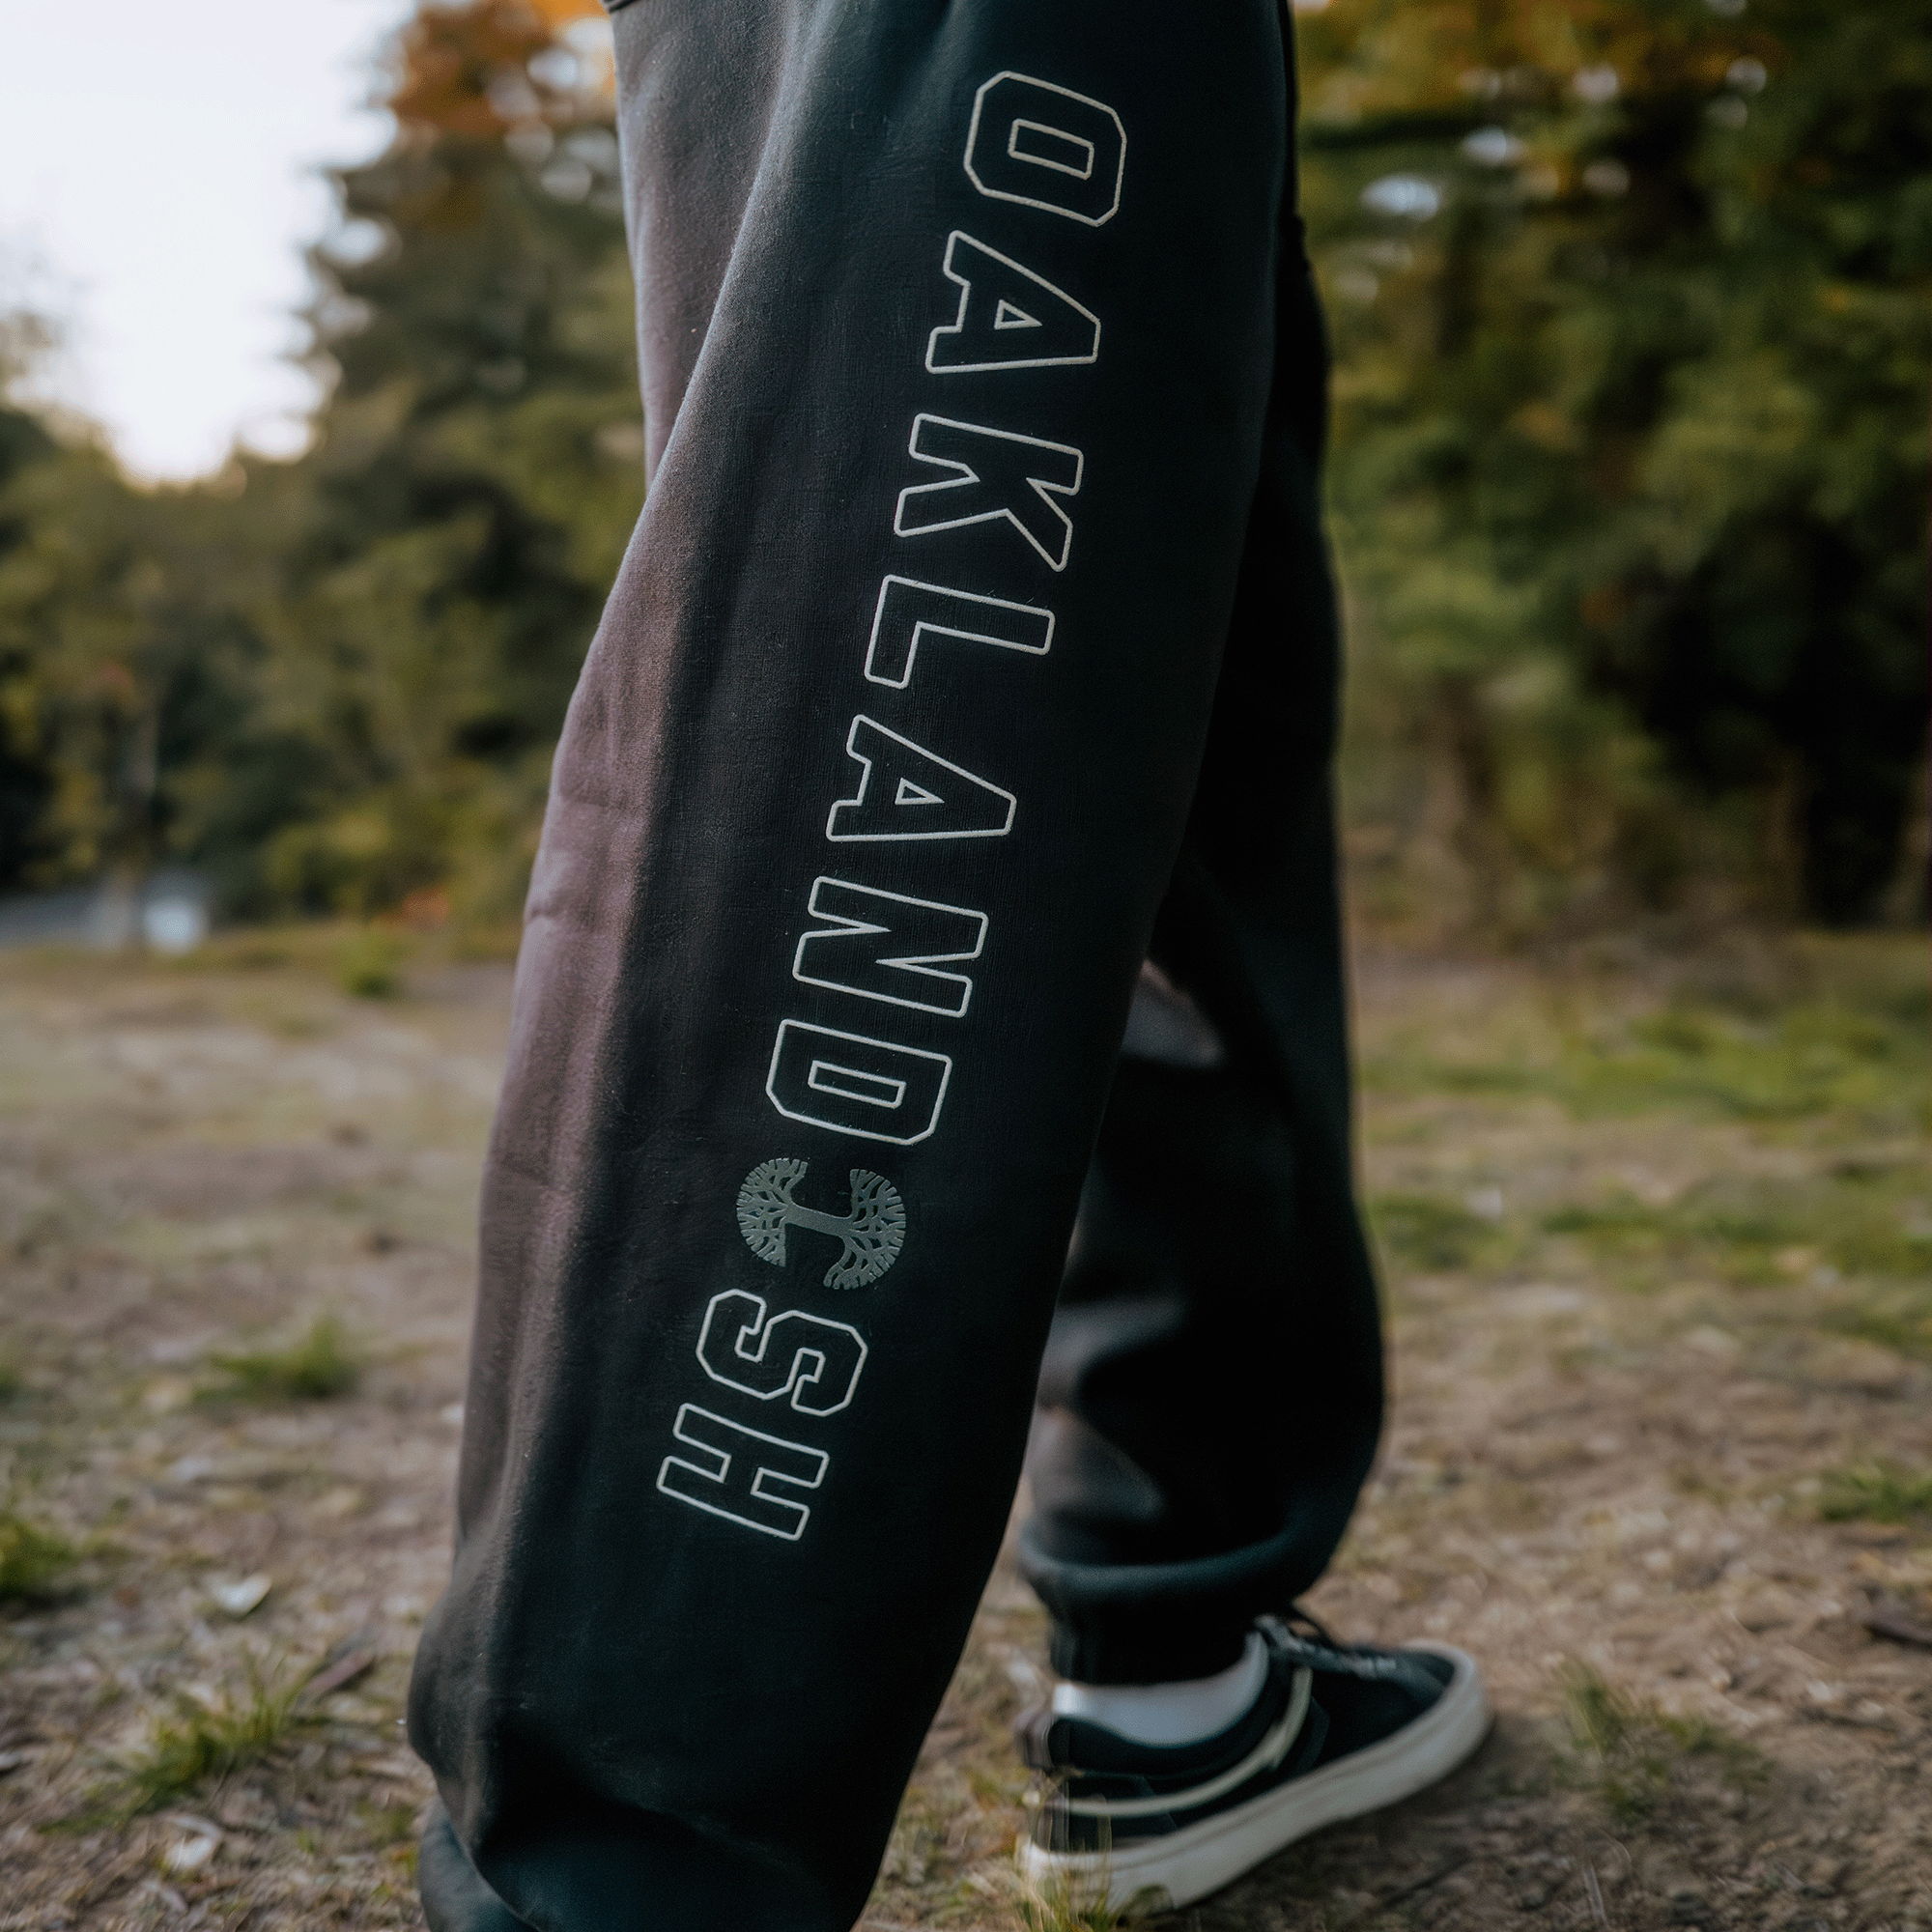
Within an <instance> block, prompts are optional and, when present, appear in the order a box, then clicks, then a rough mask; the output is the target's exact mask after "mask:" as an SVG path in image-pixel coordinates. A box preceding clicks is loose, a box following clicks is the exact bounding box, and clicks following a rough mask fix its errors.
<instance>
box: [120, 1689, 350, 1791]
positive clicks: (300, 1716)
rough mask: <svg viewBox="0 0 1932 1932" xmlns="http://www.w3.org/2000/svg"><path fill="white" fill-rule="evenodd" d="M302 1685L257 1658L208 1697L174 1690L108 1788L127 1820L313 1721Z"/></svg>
mask: <svg viewBox="0 0 1932 1932" xmlns="http://www.w3.org/2000/svg"><path fill="white" fill-rule="evenodd" d="M301 1691H302V1686H301V1684H300V1683H299V1682H296V1683H294V1684H289V1683H285V1682H282V1681H280V1680H279V1679H277V1678H275V1677H273V1676H270V1675H269V1674H268V1673H265V1672H264V1670H263V1668H262V1665H261V1662H260V1661H259V1660H258V1659H256V1658H254V1657H250V1658H249V1659H248V1660H247V1661H246V1663H245V1665H244V1674H243V1680H242V1683H241V1685H240V1686H239V1687H234V1688H231V1689H229V1690H224V1691H222V1692H220V1693H218V1694H217V1695H216V1696H214V1697H213V1699H211V1700H210V1701H208V1702H203V1701H201V1700H200V1699H198V1698H195V1697H191V1696H189V1695H188V1694H187V1693H186V1692H185V1691H177V1692H176V1693H175V1696H174V1698H173V1702H172V1708H171V1709H170V1710H169V1711H168V1712H167V1713H166V1714H164V1715H162V1716H160V1717H157V1718H156V1719H155V1720H154V1722H153V1724H152V1725H151V1727H150V1729H149V1733H148V1738H147V1742H146V1743H145V1745H144V1746H143V1747H142V1748H141V1749H140V1750H139V1751H138V1752H137V1753H136V1754H135V1755H134V1756H133V1757H132V1758H131V1759H130V1760H129V1761H128V1764H127V1765H126V1766H125V1767H123V1769H122V1771H121V1774H120V1776H118V1777H117V1778H116V1779H115V1780H114V1781H113V1783H112V1785H111V1786H110V1787H109V1789H108V1791H107V1792H105V1793H103V1794H102V1795H103V1797H106V1798H107V1799H109V1800H110V1801H111V1803H112V1804H113V1806H114V1808H115V1810H116V1811H117V1812H118V1813H119V1814H120V1815H121V1816H122V1817H128V1818H131V1817H138V1816H139V1815H141V1814H142V1813H144V1812H148V1811H158V1810H160V1809H161V1807H162V1806H163V1805H166V1804H174V1803H175V1802H177V1801H178V1800H180V1799H182V1798H185V1797H186V1796H187V1795H188V1794H189V1793H190V1792H192V1791H195V1790H197V1789H199V1788H200V1787H201V1786H202V1785H204V1784H207V1783H210V1782H211V1781H213V1780H217V1779H220V1778H224V1777H230V1776H233V1775H234V1774H235V1773H236V1772H238V1771H243V1770H246V1769H247V1767H248V1766H249V1765H251V1764H258V1763H260V1762H261V1760H262V1759H264V1758H266V1757H268V1756H269V1755H270V1753H271V1752H272V1751H273V1750H274V1749H275V1747H277V1746H278V1745H280V1744H281V1743H283V1742H284V1741H285V1740H286V1739H287V1738H288V1737H289V1735H290V1734H291V1732H293V1731H295V1730H297V1729H298V1728H300V1727H302V1726H303V1725H305V1724H309V1723H312V1722H314V1718H313V1717H312V1715H311V1714H309V1713H307V1712H304V1711H303V1710H301V1709H300V1708H299V1703H298V1700H299V1698H300V1696H301Z"/></svg>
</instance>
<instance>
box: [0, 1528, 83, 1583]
mask: <svg viewBox="0 0 1932 1932" xmlns="http://www.w3.org/2000/svg"><path fill="white" fill-rule="evenodd" d="M79 1555H80V1552H79V1551H78V1550H77V1549H76V1548H74V1547H73V1545H72V1544H71V1543H70V1542H68V1540H67V1539H66V1537H64V1536H58V1535H56V1534H55V1533H54V1532H53V1531H52V1530H50V1529H47V1528H44V1527H43V1525H42V1524H40V1523H37V1522H35V1521H33V1520H31V1519H29V1518H27V1517H24V1516H22V1515H21V1514H20V1512H19V1511H18V1510H15V1509H6V1510H0V1603H37V1602H40V1601H41V1600H43V1599H44V1598H47V1597H50V1596H52V1595H54V1594H55V1592H56V1591H57V1590H58V1589H59V1587H60V1583H61V1579H62V1578H63V1577H65V1576H66V1575H67V1573H68V1572H69V1571H70V1570H71V1569H72V1567H73V1565H74V1564H75V1562H76V1561H78V1559H79Z"/></svg>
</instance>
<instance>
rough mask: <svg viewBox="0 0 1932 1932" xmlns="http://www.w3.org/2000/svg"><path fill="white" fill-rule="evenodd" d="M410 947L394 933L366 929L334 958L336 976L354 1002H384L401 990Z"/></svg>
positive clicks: (356, 935) (357, 934)
mask: <svg viewBox="0 0 1932 1932" xmlns="http://www.w3.org/2000/svg"><path fill="white" fill-rule="evenodd" d="M408 956H409V948H408V947H407V946H406V945H405V944H404V942H403V941H402V940H401V939H400V938H399V937H398V936H397V935H396V934H395V933H393V932H380V931H376V930H374V929H365V930H363V931H361V932H358V933H356V934H355V937H354V938H353V939H351V940H350V941H349V942H348V943H347V944H346V945H345V946H344V947H343V949H342V951H341V952H339V953H338V954H337V955H336V961H335V977H336V979H337V980H339V981H340V982H341V985H342V990H343V991H344V992H345V993H347V994H349V995H350V996H351V997H352V998H354V999H358V1000H385V999H388V998H389V997H390V996H391V995H392V994H394V993H396V992H398V991H400V990H401V987H402V969H403V961H404V960H405V959H406V958H407V957H408Z"/></svg>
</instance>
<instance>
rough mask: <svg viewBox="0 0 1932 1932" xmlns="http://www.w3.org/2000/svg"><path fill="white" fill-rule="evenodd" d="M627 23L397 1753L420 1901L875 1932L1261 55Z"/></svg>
mask: <svg viewBox="0 0 1932 1932" xmlns="http://www.w3.org/2000/svg"><path fill="white" fill-rule="evenodd" d="M615 28H616V35H617V48H618V60H619V85H620V106H621V128H622V136H623V141H624V146H625V155H626V170H627V177H628V178H629V184H630V193H631V206H630V215H631V221H632V231H633V243H634V252H635V257H636V261H637V266H638V270H639V296H640V343H641V346H642V350H643V355H644V385H645V395H646V402H647V428H648V434H649V440H650V446H651V449H652V451H653V454H654V456H655V459H656V470H655V475H654V479H653V485H652V489H651V493H650V498H649V502H648V504H647V506H646V509H645V511H644V515H643V517H642V520H641V522H640V524H639V529H638V532H637V535H636V538H635V540H634V542H633V544H632V546H631V549H630V551H629V553H628V554H627V556H626V558H625V561H624V564H623V568H622V571H621V573H620V576H619V580H618V582H617V585H616V587H615V589H614V591H613V594H612V597H611V603H610V606H609V608H608V611H607V612H606V616H605V620H604V623H603V625H602V627H601V629H600V632H599V634H598V637H597V639H596V640H595V642H594V644H593V647H592V650H591V653H590V657H589V659H588V661H587V663H586V666H585V669H584V673H583V676H582V683H581V685H580V688H579V691H578V693H577V696H576V698H575V700H574V701H573V704H572V708H571V713H570V717H569V720H568V723H567V725H566V728H565V733H564V737H563V741H562V744H561V746H560V749H559V752H558V755H557V761H556V767H555V774H554V787H553V795H552V801H551V806H550V810H549V813H548V816H547V819H546V824H545V831H544V838H543V845H542V850H541V853H540V855H539V859H538V863H537V868H536V873H535V877H534V881H533V884H532V888H531V895H530V901H529V907H528V915H527V925H526V938H525V944H524V951H523V955H522V958H521V960H520V962H519V967H518V982H517V992H516V1001H515V1009H514V1016H513V1022H512V1034H511V1043H510V1054H509V1064H508V1070H507V1074H506V1084H505V1088H504V1092H503V1097H502V1101H501V1105H500V1109H499V1114H498V1119H497V1129H496V1132H495V1135H494V1139H493V1144H492V1149H491V1152H490V1156H489V1162H488V1167H487V1172H486V1178H485V1194H484V1206H483V1220H482V1234H481V1279H480V1284H479V1294H478V1303H477V1312H476V1322H475V1331H474V1343H473V1352H472V1361H471V1371H470V1384H469V1398H468V1404H467V1416H466V1425H465V1438H464V1447H463V1456H462V1463H461V1469H460V1476H459V1492H458V1531H457V1535H458V1542H457V1551H456V1561H455V1567H454V1572H453V1576H452V1578H451V1582H450V1587H449V1589H448V1592H447V1594H446V1595H445V1596H444V1598H443V1599H442V1601H441V1603H440V1605H438V1606H437V1608H436V1610H435V1611H434V1612H433V1613H432V1615H431V1617H430V1619H429V1622H428V1624H427V1626H426V1628H425V1631H424V1634H423V1640H422V1644H421V1649H420V1653H419V1656H418V1659H417V1664H416V1672H415V1677H414V1681H413V1684H412V1694H411V1708H410V1724H411V1736H412V1742H413V1743H414V1744H415V1746H416V1747H417V1749H418V1750H419V1751H421V1753H422V1754H423V1756H424V1757H425V1758H426V1759H427V1760H428V1762H429V1763H430V1765H431V1766H432V1768H433V1769H434V1771H435V1773H436V1776H437V1781H438V1786H439V1789H440V1794H441V1798H442V1801H443V1804H444V1805H445V1806H446V1808H447V1812H448V1817H449V1821H450V1825H451V1827H452V1833H453V1836H452V1839H451V1840H447V1841H444V1840H440V1841H439V1842H440V1854H441V1853H448V1852H451V1851H460V1852H461V1853H462V1854H463V1856H464V1858H465V1859H467V1861H469V1868H470V1869H471V1870H473V1872H474V1873H476V1874H478V1875H480V1878H481V1879H482V1880H483V1881H486V1882H487V1885H488V1887H489V1888H490V1889H492V1890H493V1891H494V1893H495V1894H496V1896H497V1898H499V1899H500V1900H502V1901H503V1902H504V1903H505V1905H506V1906H507V1907H508V1908H509V1909H510V1910H512V1911H513V1912H514V1913H515V1914H516V1915H517V1916H518V1917H520V1918H523V1919H525V1920H526V1921H527V1922H528V1923H530V1924H532V1925H535V1926H538V1927H541V1928H544V1932H565V1928H570V1932H576V1929H577V1928H593V1927H594V1928H596V1932H616V1928H622V1927H628V1926H637V1927H652V1928H699V1927H702V1928H707V1932H708V1928H712V1927H716V1926H720V1925H728V1926H731V1927H732V1928H734V1932H759V1929H760V1928H784V1932H843V1928H845V1927H846V1926H848V1925H849V1924H850V1923H851V1921H852V1919H853V1918H854V1916H855V1915H856V1914H857V1912H858V1911H859V1910H860V1908H861V1906H862V1904H863V1901H864V1899H865V1896H866V1894H867V1888H868V1886H869V1884H870V1882H871V1879H872V1877H873V1873H874V1871H875V1868H876V1863H877V1859H878V1856H879V1853H880V1850H881V1848H882V1846H883V1843H884V1840H885V1836H886V1833H887V1832H888V1830H889V1829H890V1825H891V1821H892V1817H893V1813H894V1808H895V1804H896V1802H897V1799H898V1796H899V1793H900V1790H901V1788H902V1786H903V1783H904V1780H905V1778H906V1776H907V1775H908V1772H909V1770H910V1767H911V1764H912V1762H913V1759H914V1756H915V1754H916V1751H917V1748H918V1745H919V1741H920V1738H921V1736H922V1734H923V1730H924V1727H925V1725H926V1723H927V1721H928V1720H929V1719H930V1716H931V1713H932V1711H933V1709H934V1708H935V1706H936V1704H937V1701H938V1699H939V1696H940V1694H941V1692H942V1690H943V1689H944V1686H945V1683H946V1680H947V1676H948V1673H949V1672H950V1670H951V1668H952V1663H953V1662H954V1660H955V1658H956V1656H957V1654H958V1650H959V1647H960V1645H961V1643H962V1641H963V1639H964V1635H965V1632H966V1628H967V1625H968V1623H969V1621H970V1618H971V1615H972V1611H973V1608H974V1605H975V1602H976V1600H977V1598H978V1595H979V1591H980V1587H981V1585H982V1583H983V1579H984V1577H985V1575H986V1572H987V1570H988V1568H989V1566H990V1563H991V1560H992V1557H993V1555H994V1553H995V1550H996V1548H997V1546H998V1542H999V1537H1000V1533H1001V1529H1002V1525H1003V1522H1004V1520H1005V1516H1006V1512H1007V1508H1008V1504H1009V1498H1010V1495H1011V1492H1012V1488H1013V1484H1014V1481H1015V1479H1016V1476H1017V1473H1018V1467H1019V1462H1020V1457H1021V1453H1022V1447H1023V1443H1024V1440H1025V1436H1026V1433H1027V1425H1028V1419H1029V1414H1030V1411H1031V1406H1032V1399H1033V1393H1034V1387H1035V1382H1036V1378H1037V1368H1038V1362H1039V1356H1040V1350H1041V1347H1042V1344H1043V1342H1044V1338H1045V1334H1046V1329H1047V1325H1048V1322H1049V1320H1050V1318H1051V1314H1052V1309H1053V1303H1054V1296H1055V1292H1056V1288H1057V1285H1058V1281H1059V1277H1060V1273H1061V1266H1062V1262H1063V1259H1064V1257H1065V1251H1066V1242H1067V1236H1068V1232H1069V1229H1070V1227H1071V1225H1072V1221H1073V1217H1074V1210H1075V1206H1076V1201H1077V1197H1078V1193H1079V1189H1080V1185H1081V1179H1082V1176H1083V1174H1084V1172H1085V1170H1086V1167H1087V1164H1088V1158H1089V1154H1090V1151H1091V1150H1092V1148H1093V1145H1094V1137H1095V1134H1096V1131H1097V1129H1098V1126H1099V1122H1100V1117H1101V1112H1102V1108H1103V1105H1104V1102H1105V1098H1106V1094H1107V1092H1108V1088H1109V1084H1110V1079H1111V1074H1112V1065H1113V1056H1114V1050H1115V1047H1116V1045H1117V1044H1118V1042H1119V1040H1120V1038H1121V1037H1122V1027H1123V1024H1124V1021H1125V1015H1126V1010H1127V1004H1128V999H1129V995H1130V991H1131V988H1132V985H1133V981H1134V978H1135V975H1136V972H1137V971H1138V968H1139V966H1140V963H1141V961H1142V959H1143V957H1144V956H1145V955H1146V953H1147V952H1148V948H1149V945H1150V942H1151V938H1152V936H1153V932H1154V926H1155V920H1156V913H1157V911H1158V909H1159V907H1160V904H1161V901H1162V898H1163V895H1164V894H1165V892H1166V890H1167V886H1168V882H1169V877H1170V874H1171V873H1172V872H1173V869H1174V867H1175V863H1176V859H1177V856H1178V854H1179V851H1180V847H1181V841H1182V837H1183V833H1184V832H1185V830H1186V827H1187V824H1188V818H1189V810H1190V804H1191V802H1192V801H1193V799H1194V794H1195V788H1196V778H1197V773H1198V770H1199V767H1200V763H1201V757H1202V752H1203V747H1204V744H1205V743H1206V741H1207V738H1208V731H1209V725H1210V717H1211V716H1212V710H1213V694H1214V689H1215V681H1216V676H1217V670H1218V665H1219V660H1220V656H1221V652H1222V647H1223V643H1224V640H1225V639H1227V638H1228V635H1229V627H1230V622H1231V618H1232V616H1233V614H1234V611H1235V607H1236V585H1237V579H1238V578H1239V576H1240V573H1241V569H1242V563H1241V559H1242V554H1243V542H1244V534H1245V531H1246V528H1247V525H1248V521H1249V514H1250V509H1251V505H1252V503H1253V500H1254V497H1255V495H1256V490H1257V485H1258V480H1259V479H1260V477H1261V475H1262V469H1263V454H1264V452H1263V442H1264V417H1265V415H1266V412H1267V409H1268V399H1269V394H1270V386H1271V361H1272V351H1273V345H1274V341H1275V336H1276V313H1275V311H1276V275H1275V270H1276V254H1277V248H1278V244H1279V237H1278V227H1277V215H1278V211H1279V208H1280V204H1281V200H1282V196H1283V193H1284V185H1285V180H1286V159H1287V150H1288V141H1287V110H1286V99H1285V87H1284V71H1283V52H1282V46H1281V22H1280V18H1279V15H1278V14H1277V11H1276V0H1203V4H1201V5H1198V6H1194V7H1189V8H1184V9H1178V8H1174V7H1172V6H1170V5H1161V6H1158V7H1156V6H1153V5H1150V4H1145V0H1107V4H1105V5H1101V4H1099V0H1060V4H1057V5H1056V6H1054V7H1052V8H1041V7H1037V6H1032V5H1025V4H1021V0H992V3H991V4H971V5H959V4H953V5H944V4H939V0H893V4H890V5H886V4H866V0H749V3H748V4H745V5H741V6H739V7H737V8H733V9H721V8H719V7H717V6H716V5H714V4H711V0H703V4H700V0H642V3H641V4H638V5H634V6H628V7H625V8H624V9H623V10H622V11H620V12H618V14H616V17H615ZM449 1862H450V1861H449V1860H448V1859H447V1858H445V1857H441V1856H440V1867H439V1868H444V1867H446V1866H447V1865H448V1864H449ZM425 1869H426V1871H427V1869H428V1867H427V1866H426V1868H425ZM430 1902H431V1909H432V1917H433V1918H436V1917H437V1915H438V1914H441V1916H442V1919H443V1922H448V1923H454V1922H460V1921H459V1919H458V1918H454V1917H452V1912H460V1911H462V1910H466V1909H467V1908H463V1907H460V1906H459V1907H454V1908H449V1909H445V1907H444V1905H443V1904H441V1903H439V1901H438V1900H436V1899H432V1900H431V1901H430Z"/></svg>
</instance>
